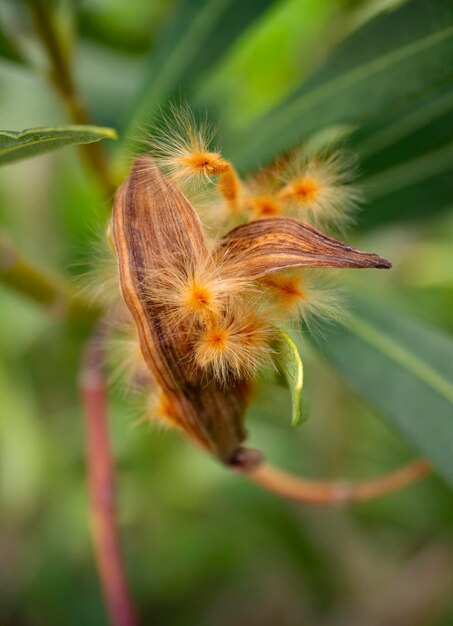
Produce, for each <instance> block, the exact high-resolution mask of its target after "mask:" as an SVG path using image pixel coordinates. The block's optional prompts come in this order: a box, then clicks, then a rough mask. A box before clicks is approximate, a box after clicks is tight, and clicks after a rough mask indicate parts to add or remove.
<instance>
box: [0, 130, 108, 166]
mask: <svg viewBox="0 0 453 626" xmlns="http://www.w3.org/2000/svg"><path fill="white" fill-rule="evenodd" d="M101 139H116V131H115V130H113V128H101V127H98V126H61V127H56V128H45V127H43V128H29V129H27V130H22V131H14V130H0V165H3V164H5V163H11V162H12V161H19V160H20V159H28V158H29V157H33V156H37V155H38V154H43V153H45V152H50V151H51V150H56V149H57V148H63V147H64V146H72V145H76V144H84V143H93V142H94V141H100V140H101Z"/></svg>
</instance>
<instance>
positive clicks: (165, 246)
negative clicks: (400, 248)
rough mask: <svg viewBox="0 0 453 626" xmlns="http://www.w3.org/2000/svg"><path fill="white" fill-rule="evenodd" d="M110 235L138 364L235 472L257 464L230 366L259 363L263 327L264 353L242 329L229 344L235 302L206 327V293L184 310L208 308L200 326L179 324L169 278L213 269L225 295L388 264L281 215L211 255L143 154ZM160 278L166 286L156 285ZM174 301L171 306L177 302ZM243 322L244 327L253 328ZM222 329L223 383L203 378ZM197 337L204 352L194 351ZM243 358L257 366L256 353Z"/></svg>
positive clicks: (181, 421) (242, 390) (180, 201)
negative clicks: (282, 275) (276, 281)
mask: <svg viewBox="0 0 453 626" xmlns="http://www.w3.org/2000/svg"><path fill="white" fill-rule="evenodd" d="M112 237H113V241H114V245H115V249H116V253H117V257H118V268H119V279H120V286H121V292H122V296H123V298H124V301H125V303H126V305H127V307H128V309H129V311H130V313H131V314H132V317H133V319H134V321H135V324H136V327H137V333H138V338H139V342H140V348H141V351H142V354H143V357H144V359H145V362H146V364H147V366H148V368H149V369H150V371H151V373H152V375H153V376H154V378H155V379H156V380H157V382H158V383H159V385H160V386H161V388H162V391H163V393H164V395H165V397H166V399H167V400H168V403H169V406H171V417H172V423H173V424H175V423H176V424H177V425H178V426H179V427H180V428H181V429H182V430H183V431H184V433H185V434H186V435H187V436H188V437H189V438H190V439H192V440H193V441H195V442H196V443H197V444H199V445H201V446H202V447H203V448H205V449H206V450H208V451H209V452H210V453H211V454H213V455H214V456H216V457H217V458H218V459H220V460H221V461H223V462H225V463H228V464H235V465H238V464H239V465H241V467H242V468H244V467H247V466H248V465H249V466H251V465H253V464H254V463H256V462H257V459H258V457H257V456H256V454H255V453H253V452H250V451H249V452H248V451H247V450H243V449H242V448H241V442H242V441H243V440H244V438H245V431H244V426H243V420H244V413H245V408H246V404H247V400H248V396H249V387H250V385H249V383H248V382H247V379H246V378H245V376H242V369H241V368H242V361H241V360H239V361H238V360H237V359H240V358H242V357H243V356H244V354H245V355H246V356H247V355H248V353H249V352H251V351H252V352H253V350H254V349H258V348H259V349H260V350H261V351H262V354H263V355H265V354H266V346H265V342H266V337H267V336H268V335H269V336H271V333H268V330H267V329H266V328H265V327H263V330H262V332H261V333H260V334H259V337H260V338H262V341H261V343H263V342H264V343H263V345H261V343H260V342H257V341H251V337H252V335H251V334H250V332H248V331H247V332H245V331H244V329H243V327H242V326H240V328H242V334H241V333H237V332H236V334H234V337H233V335H232V333H233V330H234V328H235V319H237V318H239V317H240V315H241V310H242V311H243V309H244V304H242V305H241V304H240V300H238V301H237V304H235V302H236V300H234V298H233V300H231V295H230V296H229V298H230V300H227V299H226V300H225V302H229V304H228V307H229V308H228V309H227V317H224V325H223V326H222V325H216V323H215V322H213V321H212V319H211V318H212V316H213V315H215V312H216V307H214V306H213V305H212V303H211V306H208V304H209V302H208V301H209V297H208V296H209V294H207V295H206V297H205V296H203V298H202V302H201V301H200V302H198V300H197V307H195V306H194V303H193V302H190V307H191V312H192V313H196V309H198V305H200V306H201V305H203V306H202V308H203V307H205V308H206V314H205V315H204V318H203V316H201V318H200V319H198V320H197V318H196V315H195V318H194V316H193V315H191V316H189V317H191V319H190V321H189V320H188V319H185V318H184V316H178V315H174V311H173V312H172V311H171V310H170V309H171V306H170V302H171V301H174V300H175V297H174V294H173V295H172V297H171V298H169V291H168V289H169V287H170V291H171V285H170V286H169V285H168V284H166V283H168V278H169V277H170V278H171V276H176V277H177V278H178V280H179V277H180V276H183V277H184V276H187V277H190V276H192V277H193V276H196V275H202V274H203V273H204V275H206V276H215V275H216V272H217V271H218V270H219V268H220V269H221V272H222V276H221V280H224V281H225V283H223V284H225V285H226V284H228V289H229V290H230V293H231V289H232V287H231V280H233V281H237V284H238V286H239V287H240V288H241V289H242V286H243V285H244V284H246V283H247V281H248V282H249V283H250V284H253V283H254V282H255V281H257V280H259V279H262V278H263V277H264V276H266V275H268V274H272V273H275V272H278V271H281V270H285V269H288V268H295V267H344V268H348V267H355V268H360V267H368V268H370V267H374V268H388V267H390V263H389V262H388V261H386V260H385V259H382V258H381V257H379V256H378V255H375V254H369V253H366V252H361V251H359V250H355V249H354V248H351V247H350V246H348V245H346V244H344V243H342V242H339V241H336V240H335V239H332V238H331V237H328V236H327V235H324V233H322V232H321V231H319V230H317V229H316V228H313V227H312V226H309V225H307V224H305V223H303V222H301V221H299V220H297V219H293V218H285V217H276V218H269V219H261V220H258V221H255V222H251V223H249V224H245V225H243V226H239V227H238V228H235V229H234V230H232V231H231V232H230V233H228V234H227V235H226V236H225V237H223V239H222V240H221V241H220V243H219V244H218V247H217V249H215V250H214V253H211V252H210V249H209V247H208V244H207V240H206V238H205V235H204V233H203V229H202V226H201V223H200V220H199V217H198V215H197V213H196V211H195V210H194V208H193V207H192V205H191V204H190V203H189V202H188V200H187V199H186V198H185V196H184V195H183V194H182V193H181V191H179V189H178V188H177V187H176V186H175V185H174V184H173V183H172V182H171V181H170V180H169V179H168V178H167V177H166V176H164V174H162V172H161V171H160V170H159V168H158V167H157V165H156V163H155V161H154V160H153V159H152V158H151V157H148V156H141V157H139V158H138V159H137V160H136V161H135V163H134V165H133V167H132V171H131V173H130V175H129V177H128V179H127V180H126V182H125V183H124V184H123V185H122V186H121V187H120V188H119V190H118V192H117V194H116V198H115V206H114V211H113V216H112ZM200 268H202V272H201V271H200ZM169 270H170V272H169ZM159 276H166V277H167V278H166V279H165V280H164V281H163V282H162V281H161V283H160V282H159ZM150 281H155V285H154V286H153V288H150V286H149V282H150ZM159 284H162V285H165V289H163V290H162V291H160V290H159ZM220 284H222V283H220ZM255 284H256V282H255ZM191 289H192V292H191V294H192V296H193V295H196V296H197V297H198V299H200V298H199V297H200V294H201V293H202V292H201V291H200V290H199V289H198V287H197V290H196V293H195V291H193V287H191ZM233 291H234V289H233ZM238 291H239V289H238ZM202 295H203V294H202ZM176 296H177V297H176V300H178V298H179V296H178V294H176ZM231 302H233V304H231ZM173 303H174V302H173ZM234 307H236V308H234ZM222 315H225V312H223V313H222ZM228 315H230V316H231V315H232V316H233V317H232V320H233V321H232V322H231V324H229V325H227V326H225V323H226V321H228ZM235 316H236V317H235ZM246 321H247V320H246ZM258 322H259V320H258ZM258 322H257V323H256V324H255V323H254V328H255V327H256V328H259V327H260V326H259V323H258ZM248 323H249V325H250V320H249V322H248ZM203 324H204V325H205V326H203ZM203 328H204V329H205V332H204V334H203ZM206 328H208V330H207V331H206ZM209 328H210V329H211V330H209ZM246 328H248V326H247V324H246ZM219 329H220V330H222V332H223V333H224V334H225V336H226V335H227V334H228V337H229V336H230V335H231V338H230V339H231V345H230V346H229V348H230V349H229V350H224V357H225V358H226V359H227V361H226V365H225V366H224V367H223V366H222V368H220V369H221V372H222V380H221V381H219V380H218V379H215V378H214V377H212V378H211V379H209V378H207V376H206V371H203V363H204V361H206V360H208V361H209V363H208V365H210V359H211V357H210V356H209V355H208V356H209V358H207V357H206V350H207V348H212V350H214V348H215V349H219V347H218V345H217V344H218V343H219V342H218V341H217V340H216V342H213V341H212V333H213V331H217V332H219ZM197 332H198V340H200V338H201V342H202V343H201V344H200V343H198V344H197V337H196V333H197ZM255 334H256V333H255ZM253 336H255V335H253ZM256 336H257V337H258V335H256ZM238 337H244V338H245V339H244V340H243V341H244V344H245V343H247V341H248V345H244V350H245V352H244V351H243V350H242V351H241V346H240V345H238V340H237V338H238ZM233 339H234V342H233ZM246 340H247V341H246ZM203 341H204V343H203ZM206 343H209V346H206V345H205V344H206ZM214 343H215V345H214ZM225 343H226V339H225ZM239 343H240V342H239ZM226 347H228V346H226ZM203 350H204V351H203ZM212 350H211V352H212ZM197 351H198V357H199V358H198V363H197V362H196V358H195V363H194V354H195V356H197ZM200 351H202V352H203V353H202V354H200ZM247 351H248V352H247ZM243 352H244V354H243ZM209 354H210V353H209ZM231 355H232V356H233V357H234V359H236V361H234V360H233V363H234V362H236V367H230V365H231V364H230V361H228V357H229V356H231ZM201 357H203V358H201ZM249 357H250V359H249V360H250V361H254V358H255V355H254V354H250V355H249ZM252 357H253V358H252ZM258 361H259V359H258ZM214 369H215V368H214ZM217 369H219V368H217ZM230 371H231V375H229V372H230ZM238 372H239V373H240V374H238ZM241 376H242V378H241Z"/></svg>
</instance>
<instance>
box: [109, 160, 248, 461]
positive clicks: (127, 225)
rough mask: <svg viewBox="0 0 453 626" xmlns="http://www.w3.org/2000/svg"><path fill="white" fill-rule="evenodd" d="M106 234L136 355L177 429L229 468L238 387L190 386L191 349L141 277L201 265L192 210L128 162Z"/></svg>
mask: <svg viewBox="0 0 453 626" xmlns="http://www.w3.org/2000/svg"><path fill="white" fill-rule="evenodd" d="M112 234H113V240H114V243H115V248H116V252H117V256H118V267H119V277H120V286H121V292H122V295H123V298H124V300H125V302H126V305H127V306H128V308H129V310H130V312H131V314H132V316H133V318H134V320H135V323H136V325H137V330H138V335H139V341H140V346H141V350H142V353H143V356H144V359H145V361H146V363H147V365H148V367H149V368H150V370H151V372H152V374H153V375H154V377H155V378H156V379H157V381H158V383H159V384H160V386H161V387H162V389H163V391H164V393H165V395H166V396H167V397H168V399H169V401H170V402H171V405H172V407H173V416H174V419H175V420H176V421H177V423H178V424H179V426H180V428H181V429H182V430H183V431H184V432H185V433H186V435H188V436H189V437H190V438H191V439H192V440H194V441H195V442H196V443H198V444H199V445H201V446H203V447H204V448H205V449H207V450H208V451H209V452H211V453H212V454H214V455H215V456H217V457H218V458H219V459H220V460H222V461H224V462H226V463H228V462H230V461H231V460H232V458H233V457H234V454H235V453H236V451H237V450H238V448H239V446H240V443H241V442H242V441H243V439H244V437H245V432H244V428H243V416H244V412H245V406H246V400H247V396H248V386H247V384H246V383H245V382H238V381H237V380H233V381H232V383H231V385H230V386H228V387H224V386H221V385H220V384H219V383H216V382H210V383H208V384H207V383H206V380H204V379H203V378H202V377H201V376H200V378H199V379H198V380H197V378H196V377H194V374H193V372H192V371H191V369H190V368H189V365H188V360H187V357H188V354H189V351H190V349H191V346H190V345H188V343H187V342H185V341H183V340H181V338H182V337H184V329H183V328H174V327H171V326H170V324H169V323H168V316H167V315H166V311H165V310H164V307H162V306H161V303H160V302H159V301H158V299H157V296H155V297H154V299H153V298H150V297H149V293H148V291H147V289H146V276H147V272H150V271H151V272H153V273H154V272H156V271H158V270H159V269H160V268H162V267H167V266H168V265H169V264H173V265H176V266H178V265H179V266H181V265H184V264H188V265H194V264H196V263H197V261H198V260H200V261H202V262H203V263H204V264H205V263H206V258H208V257H209V251H208V248H207V244H206V241H205V238H204V235H203V232H202V228H201V223H200V220H199V218H198V215H197V214H196V212H195V210H194V209H193V208H192V206H191V205H190V204H189V202H188V201H187V200H186V198H185V197H184V196H183V195H182V194H181V193H180V192H179V191H178V190H177V188H176V187H175V186H174V185H173V184H171V183H170V182H169V181H168V180H167V179H166V178H165V177H164V176H163V175H162V174H161V173H160V171H159V170H158V169H157V167H156V165H155V163H154V162H153V160H152V159H150V158H149V157H140V158H139V159H137V161H136V162H135V164H134V166H133V168H132V172H131V174H130V176H129V178H128V179H127V181H126V182H125V183H124V184H123V185H122V186H121V187H120V189H119V190H118V192H117V195H116V198H115V207H114V212H113V216H112Z"/></svg>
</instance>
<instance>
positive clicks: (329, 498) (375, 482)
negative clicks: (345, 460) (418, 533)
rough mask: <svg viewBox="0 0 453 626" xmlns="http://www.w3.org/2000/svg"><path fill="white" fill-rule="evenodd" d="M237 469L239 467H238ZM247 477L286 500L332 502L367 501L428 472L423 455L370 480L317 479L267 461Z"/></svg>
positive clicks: (388, 492) (429, 468)
mask: <svg viewBox="0 0 453 626" xmlns="http://www.w3.org/2000/svg"><path fill="white" fill-rule="evenodd" d="M239 471H240V468H239ZM245 473H246V475H247V476H248V478H249V479H250V480H252V481H253V482H255V483H257V484H258V485H260V486H261V487H264V489H267V490H268V491H271V492H272V493H275V494H277V495H279V496H281V497H282V498H286V499H287V500H293V501H295V502H300V503H302V504H311V505H318V506H332V505H339V504H350V503H353V502H367V501H369V500H374V499H376V498H380V497H382V496H385V495H387V494H390V493H392V492H394V491H397V490H399V489H403V488H404V487H407V486H409V485H411V484H412V483H414V482H416V481H418V480H420V479H421V478H423V477H424V476H427V475H428V474H430V473H431V467H430V465H429V463H428V462H427V461H425V460H424V459H418V460H417V461H414V462H413V463H410V464H408V465H405V466H404V467H402V468H400V469H398V470H396V471H394V472H391V473H389V474H385V475H383V476H379V477H378V478H375V479H371V480H364V481H358V482H351V481H347V480H336V481H331V482H330V481H318V480H311V479H307V478H299V477H296V476H293V475H291V474H287V473H286V472H283V471H281V470H279V469H276V468H275V467H272V466H271V465H268V464H267V463H262V464H260V465H258V466H257V467H256V468H255V469H252V470H251V471H250V472H245Z"/></svg>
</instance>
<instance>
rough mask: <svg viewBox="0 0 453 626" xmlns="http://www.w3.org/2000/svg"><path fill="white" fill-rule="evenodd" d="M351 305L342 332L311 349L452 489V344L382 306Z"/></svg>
mask: <svg viewBox="0 0 453 626" xmlns="http://www.w3.org/2000/svg"><path fill="white" fill-rule="evenodd" d="M352 304H353V313H354V314H353V317H352V319H351V321H350V323H349V324H348V326H344V327H338V326H329V327H326V328H325V333H324V336H323V338H322V339H316V338H314V340H315V343H316V344H317V346H318V347H319V348H320V350H321V351H322V352H323V353H324V354H325V355H326V356H327V358H328V359H329V360H330V361H331V362H332V364H333V365H334V366H335V367H336V368H337V369H338V370H339V372H340V374H341V376H342V377H343V378H344V379H345V380H346V382H347V383H348V384H349V385H350V386H351V387H352V389H354V390H355V391H356V392H357V393H358V394H359V395H361V396H362V397H363V398H364V399H365V400H366V401H368V402H369V403H370V405H371V406H373V407H375V408H376V409H377V411H379V412H380V413H381V414H382V415H383V417H385V418H386V419H387V421H388V422H389V423H390V424H391V425H392V426H394V427H395V428H396V429H397V430H399V431H400V432H401V433H402V435H403V436H404V437H405V438H407V439H408V440H409V441H410V442H411V443H412V444H413V445H414V446H415V447H416V448H418V449H419V450H420V452H421V453H422V454H423V455H424V456H426V457H427V458H428V459H429V460H430V461H431V462H432V463H433V465H434V466H435V467H436V468H437V469H438V470H439V471H440V472H441V473H442V474H443V475H444V476H445V478H446V479H447V480H448V481H449V482H450V484H451V485H453V359H452V355H453V339H452V338H451V337H449V336H448V335H446V334H444V333H442V332H439V331H438V330H435V329H432V328H430V327H428V326H426V325H425V324H422V323H421V322H418V321H416V320H414V319H413V318H410V317H409V316H407V315H406V314H405V313H402V312H399V311H396V310H392V308H391V307H389V306H388V305H385V306H383V305H382V304H378V303H375V302H367V301H365V300H362V299H361V300H356V299H354V300H353V302H352Z"/></svg>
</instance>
